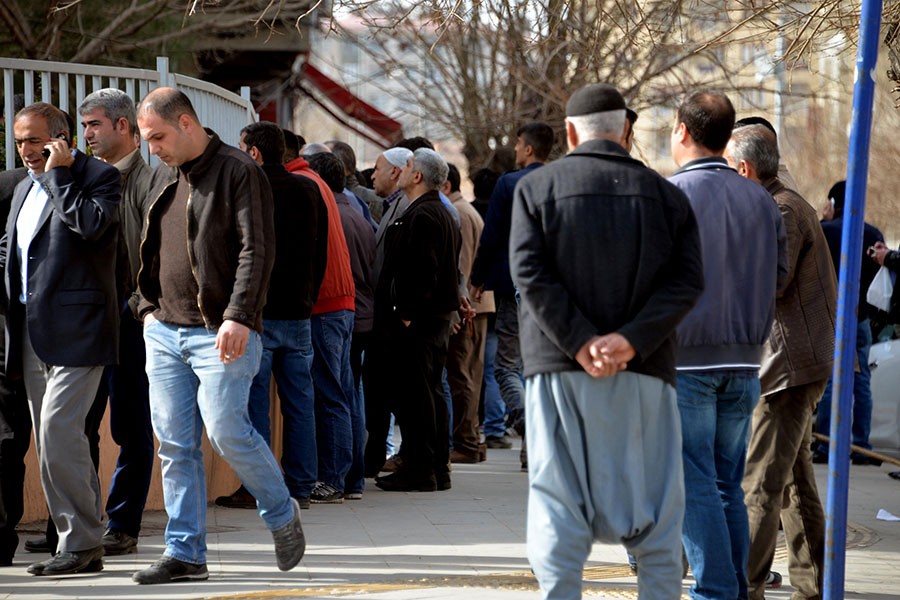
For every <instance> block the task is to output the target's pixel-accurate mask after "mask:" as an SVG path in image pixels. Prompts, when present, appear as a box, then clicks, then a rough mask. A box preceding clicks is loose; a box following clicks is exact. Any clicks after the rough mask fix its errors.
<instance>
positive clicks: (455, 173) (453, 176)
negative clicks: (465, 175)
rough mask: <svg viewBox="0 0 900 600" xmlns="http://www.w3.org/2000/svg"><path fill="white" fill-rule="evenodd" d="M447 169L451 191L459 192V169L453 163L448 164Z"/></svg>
mask: <svg viewBox="0 0 900 600" xmlns="http://www.w3.org/2000/svg"><path fill="white" fill-rule="evenodd" d="M447 168H448V172H447V181H449V182H450V191H451V192H458V191H459V183H460V177H459V169H457V168H456V165H454V164H453V163H447Z"/></svg>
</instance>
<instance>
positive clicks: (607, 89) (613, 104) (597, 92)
mask: <svg viewBox="0 0 900 600" xmlns="http://www.w3.org/2000/svg"><path fill="white" fill-rule="evenodd" d="M626 109H627V107H626V106H625V99H624V98H622V94H620V93H619V90H617V89H616V88H614V87H613V86H611V85H606V84H605V83H592V84H589V85H586V86H584V87H581V88H579V89H578V90H576V91H575V93H574V94H572V97H571V98H569V101H568V102H567V103H566V116H567V117H580V116H582V115H592V114H594V113H599V112H606V111H609V110H626Z"/></svg>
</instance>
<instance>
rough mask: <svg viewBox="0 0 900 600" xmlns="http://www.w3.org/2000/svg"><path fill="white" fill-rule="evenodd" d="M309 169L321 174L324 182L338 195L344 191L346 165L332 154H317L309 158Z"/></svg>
mask: <svg viewBox="0 0 900 600" xmlns="http://www.w3.org/2000/svg"><path fill="white" fill-rule="evenodd" d="M306 161H307V162H308V163H309V168H310V169H312V170H313V171H315V172H316V173H318V174H319V177H321V178H322V181H324V182H325V184H326V185H327V186H328V189H330V190H331V191H332V192H334V193H336V194H338V193H340V192H343V191H344V163H342V162H341V159H339V158H338V157H337V156H335V155H334V154H332V153H331V152H317V153H316V154H313V155H312V156H307V157H306Z"/></svg>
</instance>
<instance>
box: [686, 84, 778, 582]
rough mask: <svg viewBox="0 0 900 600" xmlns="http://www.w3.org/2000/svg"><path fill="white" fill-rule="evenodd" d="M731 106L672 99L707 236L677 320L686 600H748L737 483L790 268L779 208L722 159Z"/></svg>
mask: <svg viewBox="0 0 900 600" xmlns="http://www.w3.org/2000/svg"><path fill="white" fill-rule="evenodd" d="M733 126H734V108H733V107H732V105H731V101H729V99H728V98H727V97H726V96H725V95H724V94H721V93H718V92H712V91H701V92H695V93H693V94H691V95H689V96H688V97H687V98H686V99H685V100H684V101H683V103H682V104H681V106H680V107H679V108H678V112H677V115H676V118H675V125H674V129H673V131H672V156H673V157H674V159H675V163H676V164H678V165H679V167H681V168H680V169H679V170H678V171H677V172H676V173H675V174H674V175H673V176H672V177H671V178H670V181H671V182H672V183H674V184H675V185H676V186H678V187H679V188H680V189H681V190H682V191H683V192H684V193H685V194H687V197H688V199H689V200H690V203H691V207H692V208H693V209H694V214H695V215H696V217H697V223H698V225H699V227H700V239H701V240H702V242H703V276H704V280H705V281H706V289H705V290H704V291H703V294H702V295H701V296H700V299H699V300H698V301H697V305H696V306H695V307H694V309H693V310H692V311H691V312H690V313H689V314H688V315H687V317H685V319H684V321H682V322H681V324H680V325H679V326H678V363H677V365H678V366H677V369H678V385H677V389H678V409H679V412H680V413H681V433H682V437H683V441H682V452H683V458H684V484H685V494H686V495H687V497H688V498H690V502H688V503H687V507H686V510H685V516H684V532H683V536H682V537H683V540H684V547H685V551H686V553H687V557H688V562H690V565H691V570H692V571H693V574H694V581H695V583H694V585H693V587H692V588H691V597H693V598H745V597H746V594H747V574H746V568H747V567H746V565H747V556H748V552H749V548H750V538H749V528H748V524H747V510H746V507H745V506H744V494H743V492H742V490H741V480H742V479H743V476H744V455H745V454H746V449H747V448H746V440H747V435H748V432H749V427H750V417H751V414H752V412H753V407H754V406H755V404H756V401H757V399H758V398H759V389H760V387H759V386H760V384H759V367H760V359H761V356H762V349H763V344H764V343H765V341H766V338H767V337H768V335H769V330H770V329H771V327H772V320H773V318H774V314H775V292H776V290H777V289H778V285H779V282H780V281H782V280H783V278H784V275H785V274H786V269H785V263H784V260H785V237H784V229H783V226H782V222H781V216H780V215H779V214H778V208H777V207H776V206H775V203H774V202H773V201H772V198H771V196H769V194H768V193H766V190H765V189H763V188H762V186H760V185H758V184H755V183H753V182H751V181H747V180H746V179H743V178H742V177H741V176H740V175H738V173H737V172H736V171H735V170H734V169H732V168H730V167H729V166H728V164H727V163H726V162H725V159H724V158H722V152H723V151H724V150H725V145H726V144H727V143H728V138H729V137H730V136H731V129H732V127H733Z"/></svg>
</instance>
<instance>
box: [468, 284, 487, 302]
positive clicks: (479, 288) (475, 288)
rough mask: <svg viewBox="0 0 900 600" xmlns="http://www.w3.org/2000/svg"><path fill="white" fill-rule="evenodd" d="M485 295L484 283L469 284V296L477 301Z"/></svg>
mask: <svg viewBox="0 0 900 600" xmlns="http://www.w3.org/2000/svg"><path fill="white" fill-rule="evenodd" d="M482 296H484V286H483V285H470V286H469V297H470V298H472V300H474V301H475V302H481V298H482Z"/></svg>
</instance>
